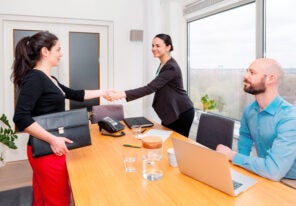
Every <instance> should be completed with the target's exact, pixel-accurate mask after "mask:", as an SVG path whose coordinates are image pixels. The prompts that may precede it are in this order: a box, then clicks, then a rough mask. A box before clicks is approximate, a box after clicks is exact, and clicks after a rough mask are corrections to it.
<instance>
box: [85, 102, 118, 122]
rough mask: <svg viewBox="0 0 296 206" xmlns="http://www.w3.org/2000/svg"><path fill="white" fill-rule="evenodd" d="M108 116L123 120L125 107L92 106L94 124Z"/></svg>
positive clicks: (91, 120)
mask: <svg viewBox="0 0 296 206" xmlns="http://www.w3.org/2000/svg"><path fill="white" fill-rule="evenodd" d="M107 116H108V117H111V118H113V119H116V120H118V121H121V120H123V118H124V111H123V106H122V105H121V104H106V105H95V106H92V112H91V115H90V122H91V123H92V124H96V123H98V121H100V120H101V119H103V118H104V117H107Z"/></svg>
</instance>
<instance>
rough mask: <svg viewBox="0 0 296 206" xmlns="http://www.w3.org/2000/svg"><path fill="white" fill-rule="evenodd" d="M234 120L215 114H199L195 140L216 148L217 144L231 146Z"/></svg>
mask: <svg viewBox="0 0 296 206" xmlns="http://www.w3.org/2000/svg"><path fill="white" fill-rule="evenodd" d="M233 130H234V120H231V119H228V118H226V117H223V116H218V115H215V114H208V113H202V114H201V115H200V119H199V124H198V130H197V135H196V142H198V143H200V144H202V145H204V146H206V147H209V148H211V149H213V150H215V149H216V147H217V145H218V144H223V145H225V146H228V147H230V148H232V140H233Z"/></svg>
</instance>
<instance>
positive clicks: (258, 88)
mask: <svg viewBox="0 0 296 206" xmlns="http://www.w3.org/2000/svg"><path fill="white" fill-rule="evenodd" d="M244 83H248V84H249V86H247V85H244V91H245V92H247V93H249V94H254V95H256V94H261V93H264V92H265V91H266V86H265V78H262V79H261V81H260V82H259V83H257V84H252V83H251V82H249V81H248V80H246V79H244Z"/></svg>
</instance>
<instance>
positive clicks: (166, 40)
mask: <svg viewBox="0 0 296 206" xmlns="http://www.w3.org/2000/svg"><path fill="white" fill-rule="evenodd" d="M154 38H160V39H162V40H163V41H164V43H165V45H166V46H171V49H170V51H173V50H174V47H173V42H172V39H171V37H170V35H168V34H157V35H156V36H155V37H154Z"/></svg>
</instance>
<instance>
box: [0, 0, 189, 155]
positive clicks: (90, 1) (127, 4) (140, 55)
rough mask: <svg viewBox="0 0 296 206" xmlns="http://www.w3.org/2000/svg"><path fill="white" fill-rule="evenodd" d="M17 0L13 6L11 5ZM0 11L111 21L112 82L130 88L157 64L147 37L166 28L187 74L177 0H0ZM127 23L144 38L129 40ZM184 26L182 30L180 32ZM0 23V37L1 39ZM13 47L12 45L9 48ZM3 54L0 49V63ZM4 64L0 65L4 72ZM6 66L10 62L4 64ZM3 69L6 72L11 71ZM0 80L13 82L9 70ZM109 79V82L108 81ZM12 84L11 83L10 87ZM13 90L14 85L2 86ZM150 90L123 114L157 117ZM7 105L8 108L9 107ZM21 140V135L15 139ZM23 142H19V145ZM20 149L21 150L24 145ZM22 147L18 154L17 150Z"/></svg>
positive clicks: (0, 100) (0, 97)
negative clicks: (112, 33)
mask: <svg viewBox="0 0 296 206" xmlns="http://www.w3.org/2000/svg"><path fill="white" fill-rule="evenodd" d="M16 5H17V6H16ZM0 15H22V16H33V17H49V18H50V17H57V18H61V19H63V18H66V19H84V20H97V21H110V22H112V23H113V26H114V27H113V29H114V36H113V54H111V56H113V57H112V59H113V62H112V63H113V66H112V67H113V68H112V69H113V80H114V81H113V83H112V84H113V88H115V89H119V90H126V89H132V88H135V87H138V86H142V85H144V84H147V83H148V82H149V81H151V80H152V79H153V78H154V74H155V71H156V69H157V66H158V64H159V62H158V60H157V59H154V58H153V57H152V54H151V41H152V38H153V36H154V35H156V34H157V33H161V32H163V33H169V34H170V35H171V36H172V39H173V43H174V47H175V51H174V52H173V56H174V58H176V60H177V61H178V62H179V63H180V66H181V69H182V70H183V75H184V76H183V78H184V81H185V80H186V32H185V29H186V24H185V20H184V18H183V14H182V7H181V4H180V3H179V2H178V1H172V2H171V1H168V0H108V1H106V0H84V1H80V0H51V1H40V0H26V1H19V0H0ZM131 29H141V30H143V31H144V40H143V42H131V41H130V40H129V32H130V30H131ZM180 31H184V32H180ZM3 32H4V31H2V28H1V30H0V38H1V39H0V41H3ZM11 52H12V51H11ZM4 58H5V56H4V55H3V52H1V53H0V65H2V63H1V62H3V60H4ZM3 69H4V68H0V72H1V74H3V71H1V70H3ZM5 69H10V68H5ZM6 73H7V74H8V73H9V74H10V71H9V72H7V71H6ZM0 82H5V84H12V83H11V82H10V80H9V76H7V75H6V76H5V77H4V76H3V75H0ZM112 84H111V85H112ZM184 86H186V82H184ZM6 88H7V87H5V85H4V86H3V85H2V84H0V114H2V113H3V112H5V113H8V114H9V115H8V117H9V119H10V120H11V119H12V115H13V111H12V112H11V111H5V110H6V109H5V108H10V109H11V110H13V102H12V100H11V99H10V100H7V99H6V97H5V95H4V94H5V89H6ZM9 90H11V89H9ZM6 92H9V93H13V91H6ZM152 98H153V95H150V96H148V97H144V98H142V99H140V100H136V101H133V102H129V103H126V102H125V101H124V100H120V101H118V103H122V104H124V109H125V115H126V116H135V115H145V116H147V117H149V118H153V119H155V120H157V121H159V119H158V117H157V115H156V114H155V112H154V111H153V109H152V107H151V102H152ZM10 109H9V110H10ZM18 141H20V140H18ZM23 145H24V143H22V147H23ZM24 151H25V150H24ZM24 151H21V150H19V151H18V152H16V151H11V150H9V151H8V154H7V157H8V161H12V160H16V159H21V156H22V157H25V153H24ZM19 153H21V154H19Z"/></svg>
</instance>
